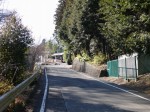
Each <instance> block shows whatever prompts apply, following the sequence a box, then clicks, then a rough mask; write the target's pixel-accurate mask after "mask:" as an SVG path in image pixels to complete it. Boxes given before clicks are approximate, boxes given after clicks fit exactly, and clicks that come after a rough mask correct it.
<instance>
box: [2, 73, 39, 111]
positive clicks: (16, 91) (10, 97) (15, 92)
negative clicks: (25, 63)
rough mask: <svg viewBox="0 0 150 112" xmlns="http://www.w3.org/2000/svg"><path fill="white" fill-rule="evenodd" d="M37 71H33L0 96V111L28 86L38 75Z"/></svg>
mask: <svg viewBox="0 0 150 112" xmlns="http://www.w3.org/2000/svg"><path fill="white" fill-rule="evenodd" d="M38 75H39V74H38V73H34V74H33V75H32V76H30V77H29V78H28V79H26V80H25V81H23V82H22V83H21V84H19V85H17V86H16V87H15V88H13V89H12V90H10V91H9V92H7V93H5V94H4V95H2V96H1V97H0V112H2V111H3V110H4V109H6V107H7V106H8V105H9V104H10V103H11V102H12V101H13V100H14V99H15V98H16V97H17V96H18V95H19V94H20V93H21V92H22V91H24V90H25V88H26V87H28V86H29V85H30V84H31V82H32V81H33V80H34V79H35V78H36V77H37V76H38Z"/></svg>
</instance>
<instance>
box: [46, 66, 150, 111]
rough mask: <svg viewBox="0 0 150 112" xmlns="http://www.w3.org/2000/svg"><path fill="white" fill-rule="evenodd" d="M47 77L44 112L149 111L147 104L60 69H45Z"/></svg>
mask: <svg viewBox="0 0 150 112" xmlns="http://www.w3.org/2000/svg"><path fill="white" fill-rule="evenodd" d="M47 74H48V80H49V90H48V97H47V101H46V112H150V101H146V100H144V99H142V98H139V97H137V96H135V95H132V94H130V93H127V92H124V91H122V90H120V89H117V88H114V87H111V86H109V85H106V84H104V83H102V82H100V81H97V80H94V79H92V78H89V77H87V76H85V75H84V74H80V73H77V72H75V71H73V70H71V69H68V68H65V67H63V66H60V65H55V66H49V67H47Z"/></svg>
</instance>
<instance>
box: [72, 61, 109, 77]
mask: <svg viewBox="0 0 150 112" xmlns="http://www.w3.org/2000/svg"><path fill="white" fill-rule="evenodd" d="M72 68H73V69H74V70H76V71H78V72H84V73H87V74H88V75H90V76H93V77H97V78H98V77H102V76H108V73H107V65H102V66H99V67H95V66H93V65H91V64H89V63H87V62H84V61H80V60H79V59H77V58H75V59H74V61H73V64H72Z"/></svg>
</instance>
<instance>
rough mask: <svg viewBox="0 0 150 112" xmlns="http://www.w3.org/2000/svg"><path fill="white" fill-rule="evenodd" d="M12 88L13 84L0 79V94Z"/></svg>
mask: <svg viewBox="0 0 150 112" xmlns="http://www.w3.org/2000/svg"><path fill="white" fill-rule="evenodd" d="M12 88H13V85H12V84H10V83H9V82H8V81H0V95H2V94H4V93H6V92H7V91H9V90H11V89H12Z"/></svg>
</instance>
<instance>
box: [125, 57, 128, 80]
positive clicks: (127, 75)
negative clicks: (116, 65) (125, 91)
mask: <svg viewBox="0 0 150 112" xmlns="http://www.w3.org/2000/svg"><path fill="white" fill-rule="evenodd" d="M125 73H126V80H127V78H128V75H127V61H126V58H125Z"/></svg>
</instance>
